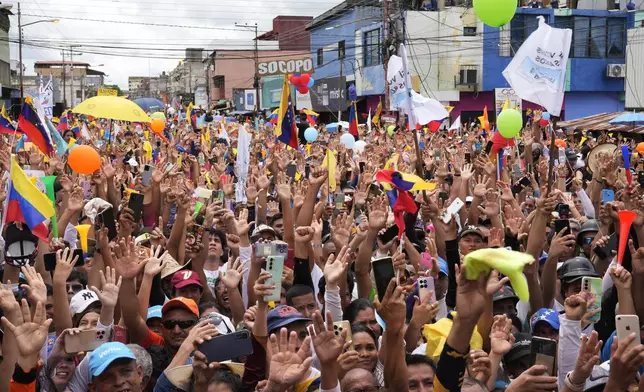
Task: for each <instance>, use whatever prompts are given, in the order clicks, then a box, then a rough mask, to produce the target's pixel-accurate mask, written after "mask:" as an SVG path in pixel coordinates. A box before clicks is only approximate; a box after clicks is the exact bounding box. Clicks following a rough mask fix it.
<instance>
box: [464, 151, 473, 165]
mask: <svg viewBox="0 0 644 392" xmlns="http://www.w3.org/2000/svg"><path fill="white" fill-rule="evenodd" d="M465 163H472V153H469V152H466V153H465Z"/></svg>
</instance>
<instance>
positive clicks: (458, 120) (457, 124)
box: [449, 116, 461, 131]
mask: <svg viewBox="0 0 644 392" xmlns="http://www.w3.org/2000/svg"><path fill="white" fill-rule="evenodd" d="M460 129H461V116H458V117H456V120H454V122H453V123H452V125H451V126H450V127H449V130H450V131H458V130H460Z"/></svg>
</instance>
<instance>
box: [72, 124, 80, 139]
mask: <svg viewBox="0 0 644 392" xmlns="http://www.w3.org/2000/svg"><path fill="white" fill-rule="evenodd" d="M80 131H81V127H80V125H78V123H76V124H75V125H74V127H73V128H72V132H74V136H76V137H78V135H79V134H80Z"/></svg>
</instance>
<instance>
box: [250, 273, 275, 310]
mask: <svg viewBox="0 0 644 392" xmlns="http://www.w3.org/2000/svg"><path fill="white" fill-rule="evenodd" d="M272 276H273V275H271V273H270V272H268V271H262V272H261V273H260V274H259V277H258V278H257V280H256V281H255V286H253V292H254V293H255V298H256V299H257V303H258V304H260V305H265V304H266V301H264V297H266V296H268V295H271V294H272V293H273V289H274V288H275V286H274V285H269V284H266V280H268V279H270V278H271V277H272Z"/></svg>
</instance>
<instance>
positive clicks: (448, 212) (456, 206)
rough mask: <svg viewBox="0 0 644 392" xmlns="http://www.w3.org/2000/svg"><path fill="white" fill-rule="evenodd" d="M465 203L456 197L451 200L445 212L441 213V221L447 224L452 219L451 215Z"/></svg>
mask: <svg viewBox="0 0 644 392" xmlns="http://www.w3.org/2000/svg"><path fill="white" fill-rule="evenodd" d="M464 205H465V203H463V201H462V200H461V199H459V198H458V197H457V198H456V199H454V201H452V204H450V205H449V207H447V209H446V210H445V213H443V223H445V224H448V223H449V221H451V220H452V216H454V215H456V214H458V212H459V211H460V210H461V208H463V206H464Z"/></svg>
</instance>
